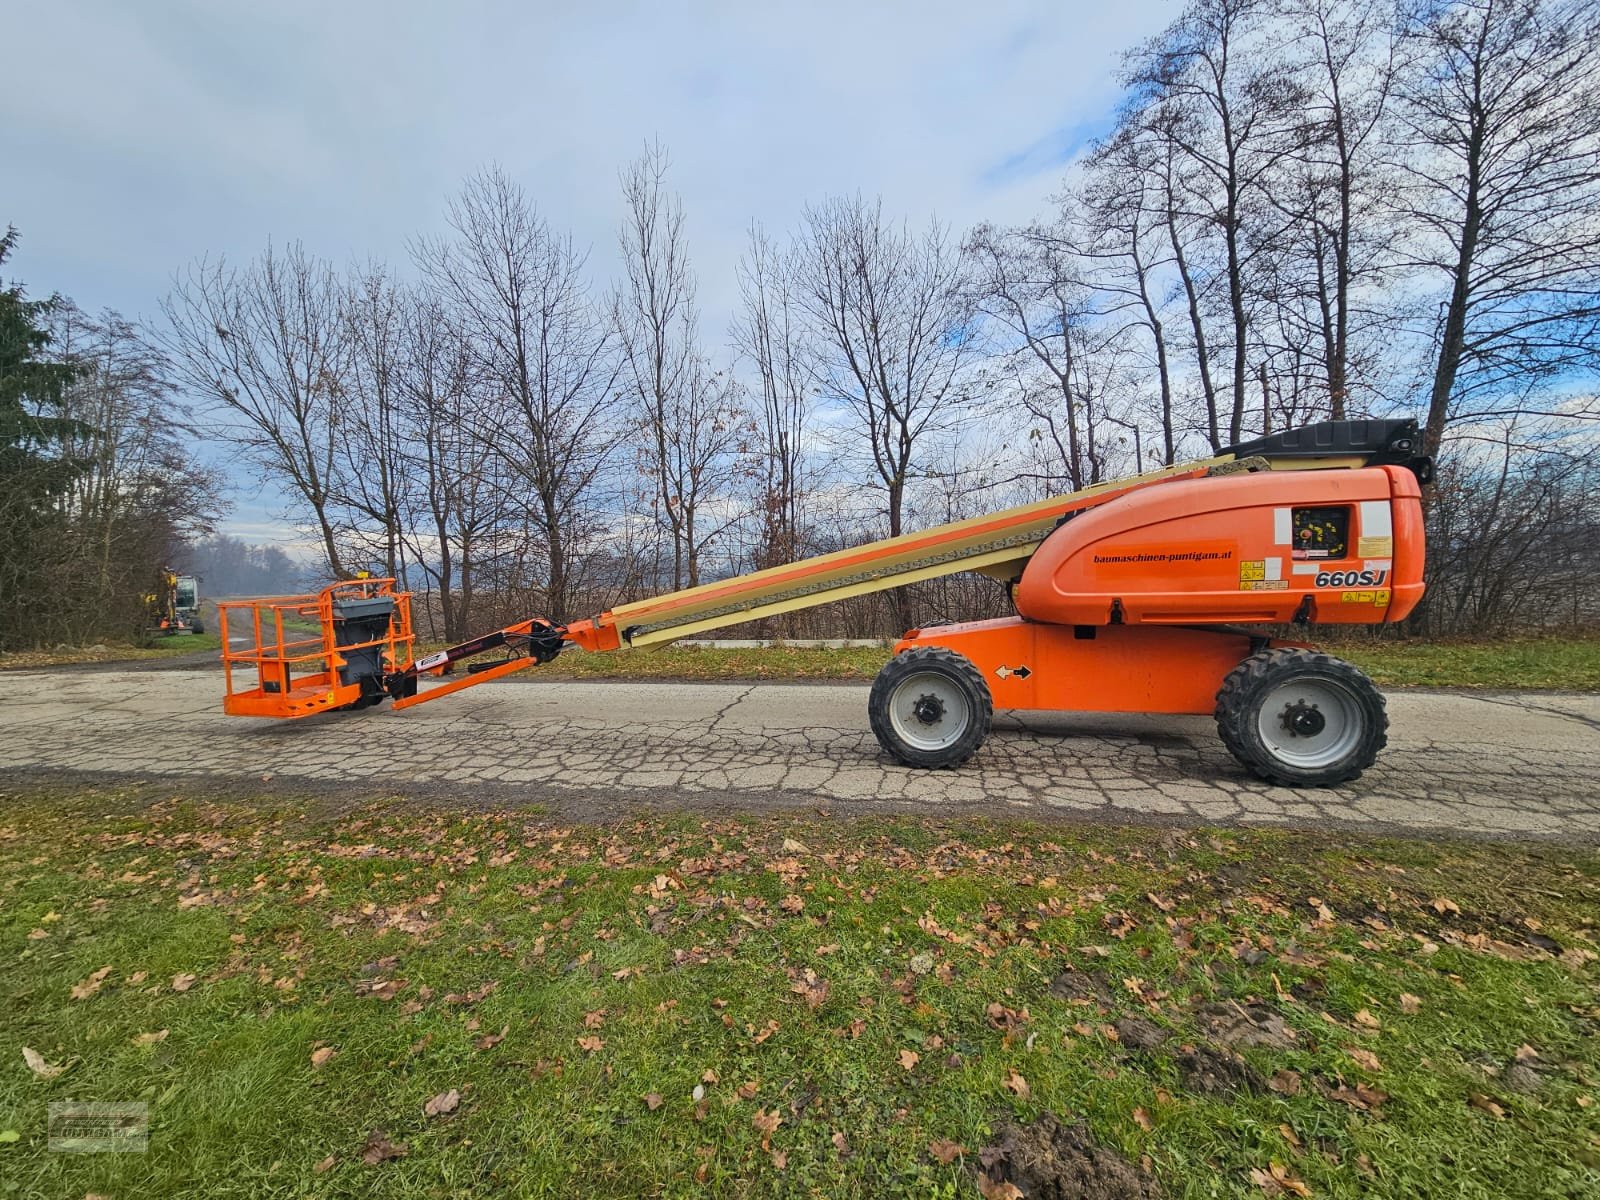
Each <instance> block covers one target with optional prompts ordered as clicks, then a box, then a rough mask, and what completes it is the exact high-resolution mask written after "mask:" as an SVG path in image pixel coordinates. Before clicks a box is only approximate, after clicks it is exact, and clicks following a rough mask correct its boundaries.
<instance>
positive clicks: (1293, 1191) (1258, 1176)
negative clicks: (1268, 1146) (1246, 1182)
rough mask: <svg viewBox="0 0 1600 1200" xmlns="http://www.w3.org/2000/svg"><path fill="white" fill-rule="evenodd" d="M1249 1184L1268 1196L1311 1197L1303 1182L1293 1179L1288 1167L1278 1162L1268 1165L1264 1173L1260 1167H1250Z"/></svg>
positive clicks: (1309, 1190)
mask: <svg viewBox="0 0 1600 1200" xmlns="http://www.w3.org/2000/svg"><path fill="white" fill-rule="evenodd" d="M1250 1182H1251V1183H1253V1184H1255V1185H1256V1186H1257V1187H1258V1188H1260V1189H1261V1190H1262V1191H1263V1192H1265V1193H1266V1194H1267V1195H1269V1196H1309V1195H1311V1189H1310V1188H1309V1187H1307V1186H1306V1184H1305V1181H1304V1180H1301V1179H1297V1178H1295V1176H1294V1173H1293V1172H1292V1171H1290V1170H1289V1168H1288V1167H1286V1166H1284V1165H1283V1164H1282V1163H1278V1162H1275V1163H1268V1164H1267V1169H1266V1170H1265V1171H1263V1170H1262V1169H1261V1168H1260V1167H1252V1168H1251V1169H1250Z"/></svg>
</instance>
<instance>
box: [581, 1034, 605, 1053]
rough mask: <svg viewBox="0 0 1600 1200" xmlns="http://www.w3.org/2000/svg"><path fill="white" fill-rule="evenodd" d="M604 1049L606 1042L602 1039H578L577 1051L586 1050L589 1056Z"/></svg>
mask: <svg viewBox="0 0 1600 1200" xmlns="http://www.w3.org/2000/svg"><path fill="white" fill-rule="evenodd" d="M605 1048H606V1040H605V1038H603V1037H581V1038H579V1039H578V1049H580V1050H587V1051H588V1052H589V1053H590V1054H595V1053H597V1052H598V1051H601V1050H604V1049H605Z"/></svg>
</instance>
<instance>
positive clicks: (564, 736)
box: [0, 668, 1600, 842]
mask: <svg viewBox="0 0 1600 1200" xmlns="http://www.w3.org/2000/svg"><path fill="white" fill-rule="evenodd" d="M221 690H222V689H221V679H220V676H219V674H218V672H217V671H216V670H215V669H214V668H213V669H198V670H192V669H178V670H170V669H169V670H127V669H116V668H111V669H106V668H101V669H98V670H92V671H89V670H85V671H74V672H60V671H50V672H46V671H15V672H6V673H5V674H4V675H0V772H3V773H4V774H5V775H6V776H8V777H10V778H11V779H13V780H16V779H20V778H21V777H23V776H25V775H26V776H50V777H55V778H61V777H63V776H66V777H68V778H71V777H74V776H77V777H83V778H89V777H98V778H106V777H125V778H142V779H148V778H163V777H168V778H174V779H189V780H197V779H198V780H209V781H212V782H214V783H225V782H228V781H243V782H248V783H250V784H252V785H253V787H254V789H255V790H257V791H259V790H261V787H262V783H263V778H262V777H263V776H268V775H270V776H271V777H272V781H271V782H272V786H273V787H274V788H281V787H296V786H300V787H304V788H306V789H307V790H317V791H324V790H338V789H341V788H342V789H346V790H350V791H357V790H359V791H361V792H372V791H377V790H381V791H397V792H403V793H416V794H423V793H427V794H433V795H444V796H448V797H452V798H455V799H458V800H459V801H461V802H462V803H469V804H478V803H493V804H500V803H517V802H521V803H539V804H543V805H545V806H547V807H548V808H549V809H551V810H553V811H557V812H559V813H561V814H562V815H563V816H564V817H566V818H570V819H582V818H584V817H594V818H600V817H606V816H612V815H615V814H617V813H619V812H625V811H628V810H630V809H638V808H646V807H682V806H688V807H695V808H707V809H715V810H720V811H727V810H729V809H742V810H767V809H774V808H784V807H802V806H804V807H826V808H828V809H829V810H830V811H836V812H843V813H851V814H865V813H871V812H884V813H888V812H905V811H924V812H929V813H936V814H940V815H944V816H958V815H962V814H963V813H972V814H980V813H983V814H1007V815H1012V816H1033V817H1048V816H1051V815H1070V816H1076V817H1077V818H1079V819H1088V820H1111V821H1115V820H1165V821H1175V822H1180V823H1185V824H1187V823H1196V822H1206V823H1222V824H1225V823H1245V824H1278V825H1292V826H1299V827H1323V828H1348V829H1359V830H1363V831H1366V832H1413V833H1424V834H1440V833H1460V834H1469V835H1477V836H1490V837H1514V838H1530V837H1531V838H1555V839H1561V840H1570V841H1581V842H1594V841H1600V696H1596V695H1570V694H1554V693H1523V694H1503V693H1502V694H1478V693H1472V694H1463V693H1453V692H1396V693H1391V694H1390V695H1389V711H1390V717H1391V724H1390V732H1389V747H1388V749H1387V750H1386V751H1385V752H1384V753H1383V755H1381V756H1380V758H1379V760H1378V764H1377V766H1376V767H1374V768H1373V769H1372V770H1370V771H1369V772H1368V773H1367V774H1366V775H1365V776H1364V777H1363V778H1362V779H1360V780H1359V781H1357V782H1356V783H1354V784H1352V785H1349V786H1347V787H1342V788H1335V789H1319V790H1306V791H1297V790H1292V789H1288V788H1280V787H1273V786H1270V785H1268V784H1264V783H1261V782H1259V781H1257V780H1255V779H1254V778H1252V777H1250V776H1248V775H1246V774H1245V773H1244V771H1243V770H1242V769H1241V768H1240V767H1239V766H1238V765H1237V764H1236V763H1235V762H1234V761H1233V759H1232V758H1231V757H1230V756H1229V755H1228V753H1227V752H1226V751H1225V750H1224V749H1223V748H1222V746H1221V744H1220V743H1219V742H1218V741H1217V738H1216V734H1215V730H1214V728H1213V726H1212V723H1211V721H1210V719H1209V718H1205V717H1150V716H1128V715H1121V714H1066V713H1063V714H1049V713H1023V714H1014V713H998V714H996V718H995V729H994V733H993V735H992V736H991V737H990V739H989V741H988V743H987V744H986V745H985V746H984V747H983V749H982V750H981V751H979V753H978V755H977V756H976V757H975V758H974V759H973V760H972V761H971V762H970V763H968V764H967V765H966V766H965V767H963V768H961V769H960V770H955V771H913V770H909V769H907V768H904V767H901V766H898V765H897V764H895V763H893V762H891V761H890V760H889V759H888V758H887V757H886V756H885V755H883V754H882V752H881V751H880V750H879V749H878V745H877V743H876V742H875V741H874V739H873V737H872V734H871V732H870V731H869V730H868V729H867V720H866V701H867V687H866V686H865V685H825V684H774V683H761V684H726V683H714V684H713V683H706V684H695V683H682V684H675V683H659V682H650V683H610V682H594V683H541V682H537V681H534V680H532V679H526V680H524V679H515V678H514V679H511V680H506V681H501V682H497V683H490V684H487V685H485V686H482V687H479V688H475V689H473V690H471V691H469V692H466V693H463V694H461V695H458V696H455V697H452V698H450V699H449V700H446V701H442V702H440V703H439V704H437V705H429V706H424V707H421V708H417V709H413V710H410V711H408V712H403V713H395V712H393V711H391V710H390V709H389V708H387V707H383V708H378V709H372V710H368V711H365V712H356V713H330V714H326V715H324V716H318V717H312V718H307V719H305V720H301V721H266V720H253V719H248V718H236V717H225V716H224V715H223V714H222V708H221Z"/></svg>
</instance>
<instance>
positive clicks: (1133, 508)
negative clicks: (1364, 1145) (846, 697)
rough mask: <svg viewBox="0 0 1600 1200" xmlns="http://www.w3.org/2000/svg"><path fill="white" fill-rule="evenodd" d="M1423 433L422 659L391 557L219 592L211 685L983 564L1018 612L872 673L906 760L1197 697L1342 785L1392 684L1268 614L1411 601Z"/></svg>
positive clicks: (725, 618)
mask: <svg viewBox="0 0 1600 1200" xmlns="http://www.w3.org/2000/svg"><path fill="white" fill-rule="evenodd" d="M1418 445H1419V439H1418V433H1417V427H1416V423H1415V422H1414V421H1409V420H1370V421H1324V422H1321V423H1318V424H1315V425H1308V426H1303V427H1301V428H1297V429H1291V430H1288V431H1285V432H1283V433H1279V434H1275V435H1271V436H1267V437H1263V438H1259V439H1257V440H1255V441H1251V442H1246V443H1242V444H1240V445H1237V446H1233V447H1230V448H1229V449H1227V450H1225V451H1223V452H1222V453H1221V454H1219V455H1217V456H1215V457H1213V458H1209V459H1204V460H1201V461H1197V462H1191V463H1184V464H1180V465H1177V466H1172V467H1165V468H1162V469H1160V470H1157V471H1152V472H1148V473H1146V474H1143V475H1137V476H1133V477H1131V478H1127V479H1122V480H1118V481H1116V482H1113V483H1106V484H1100V485H1098V486H1095V487H1091V488H1085V489H1084V490H1082V491H1078V492H1073V493H1070V494H1068V495H1064V496H1056V497H1052V498H1051V499H1048V500H1041V501H1038V502H1036V503H1033V504H1027V505H1023V506H1021V507H1018V508H1011V509H1007V510H1005V511H1003V512H997V513H991V514H988V515H986V516H981V517H974V518H972V519H970V520H966V521H957V522H953V523H951V524H948V525H940V526H938V527H936V528H933V529H928V530H924V531H923V532H921V533H912V534H906V535H904V536H902V537H897V538H889V539H886V540H883V541H878V542H872V543H869V544H866V545H862V546H858V547H855V548H853V549H849V550H841V551H838V552H836V553H833V554H825V555H821V556H818V557H816V558H808V559H803V560H801V561H799V562H795V563H790V564H788V565H786V566H781V567H772V568H769V569H768V570H764V571H757V572H755V573H753V574H749V575H741V576H738V577H736V578H733V579H725V580H721V581H719V582H716V583H708V584H703V585H701V586H700V587H695V588H689V589H687V590H684V591H677V592H671V593H668V594H666V595H662V596H657V597H654V598H653V599H649V600H641V601H639V602H637V603H634V604H626V605H621V606H619V607H617V608H615V609H612V610H610V611H608V612H604V613H601V614H600V615H598V616H596V617H592V618H589V619H586V620H582V621H573V622H568V623H566V624H557V623H554V622H551V621H548V620H545V619H544V618H542V617H531V618H529V619H528V620H525V621H519V622H517V623H516V624H514V625H509V626H507V627H505V628H504V629H500V630H496V631H495V632H493V633H490V634H486V635H484V636H483V637H479V638H474V639H473V640H471V641H468V642H464V643H462V644H460V645H457V646H451V647H449V648H448V649H445V650H440V651H438V652H437V653H434V654H429V655H426V656H424V657H421V658H414V657H413V656H412V650H411V648H412V643H413V641H414V634H413V632H412V625H411V607H410V596H409V595H408V594H407V593H405V592H403V591H397V590H396V589H395V581H394V580H392V579H358V580H348V581H344V582H341V583H336V584H333V585H332V586H330V587H328V588H325V589H323V591H322V592H321V593H319V594H317V595H314V596H291V597H278V598H269V599H262V600H247V601H224V602H222V603H221V604H219V610H220V615H221V619H222V638H223V646H224V650H223V655H222V658H223V665H224V668H225V673H226V679H227V685H226V686H227V694H226V697H225V699H224V701H223V707H224V709H225V711H227V712H229V713H232V714H235V715H239V716H258V717H304V716H310V715H312V714H315V713H321V712H328V711H330V710H346V709H360V708H366V707H370V706H372V705H375V704H378V703H381V702H382V701H383V700H384V699H386V698H387V699H392V700H393V701H394V707H395V708H397V709H403V708H409V707H411V706H412V705H415V704H422V703H425V702H427V701H430V700H437V699H439V698H441V697H443V696H447V695H450V694H451V693H454V692H457V691H460V690H462V689H463V688H467V687H471V686H473V685H475V684H478V683H483V682H487V681H488V680H490V679H496V678H499V677H500V676H502V675H506V674H509V673H510V672H513V671H518V670H522V669H524V668H526V667H530V666H535V665H538V664H540V663H546V662H549V661H550V660H551V659H553V658H555V657H556V656H557V655H558V654H560V653H562V652H564V651H566V650H569V649H571V648H573V647H579V648H581V649H583V650H586V651H591V652H598V651H613V650H620V649H624V648H642V647H646V646H651V645H661V644H664V643H667V642H672V641H675V640H677V639H679V638H683V637H689V636H693V635H696V634H701V633H705V632H707V631H709V630H712V629H717V628H721V627H724V626H727V625H732V624H736V623H739V622H742V621H749V620H755V619H758V618H761V617H765V616H771V615H774V614H778V613H784V612H791V611H794V610H796V609H800V608H809V607H813V606H815V605H818V604H825V603H827V602H829V601H831V600H838V599H842V598H845V597H847V596H854V595H861V594H863V593H866V592H874V591H882V590H884V589H887V588H893V587H899V586H902V585H904V584H907V583H914V582H917V581H919V580H924V579H931V578H935V577H937V576H940V575H947V574H952V573H954V572H958V571H977V572H981V573H982V574H985V575H989V576H991V577H993V578H996V579H998V580H1001V581H1002V582H1004V583H1007V584H1008V585H1010V591H1011V595H1012V598H1013V601H1014V605H1015V609H1016V612H1015V614H1014V615H1012V616H1007V617H1000V618H997V619H995V620H989V621H975V622H970V623H966V624H957V625H932V626H925V627H923V628H920V629H913V630H911V631H910V632H909V633H907V634H906V635H905V636H904V637H903V638H901V639H900V641H899V642H898V643H897V644H896V646H895V654H894V657H893V659H891V660H890V662H889V663H888V665H887V666H885V667H884V668H883V670H882V671H881V672H880V673H879V675H878V677H877V679H876V681H875V682H874V683H873V685H872V692H871V695H870V698H869V699H868V702H867V715H868V720H869V722H870V724H871V727H872V731H873V733H874V734H875V735H876V736H877V739H878V742H879V743H880V744H881V745H882V747H883V749H884V750H885V751H886V752H887V753H888V754H889V755H891V756H892V757H893V758H895V759H896V760H898V761H899V762H902V763H904V764H906V765H907V766H912V767H954V766H958V765H959V764H961V763H963V762H965V761H966V760H967V759H968V758H970V757H971V756H972V754H973V753H974V752H975V751H976V750H977V749H978V748H979V747H980V746H982V745H983V743H984V741H985V739H986V738H987V737H988V734H989V731H990V724H991V718H992V716H993V712H994V709H995V708H1002V709H1013V710H1024V711H1026V710H1049V711H1077V712H1090V711H1092V712H1147V713H1196V714H1204V713H1211V714H1213V715H1214V716H1215V718H1216V722H1217V729H1218V732H1219V733H1220V735H1221V737H1222V740H1223V742H1224V744H1226V746H1227V747H1228V749H1229V750H1230V751H1231V752H1232V753H1233V754H1234V756H1235V757H1236V758H1237V759H1238V760H1239V761H1240V762H1241V763H1242V764H1243V765H1244V766H1245V767H1247V768H1248V769H1249V770H1250V771H1252V772H1254V773H1255V774H1256V775H1258V776H1260V777H1261V778H1263V779H1266V780H1269V781H1271V782H1274V783H1279V784H1286V785H1290V786H1301V787H1304V786H1320V785H1327V784H1336V783H1341V782H1345V781H1348V780H1351V779H1354V778H1356V777H1357V776H1359V775H1360V774H1361V772H1362V771H1364V770H1365V769H1366V768H1367V767H1368V766H1370V765H1371V764H1372V762H1373V761H1374V759H1375V758H1376V756H1377V753H1378V751H1379V750H1380V749H1382V747H1383V745H1384V742H1385V738H1386V733H1387V728H1388V717H1387V715H1386V713H1385V709H1384V702H1383V697H1382V695H1381V694H1380V693H1379V692H1378V690H1377V688H1376V687H1375V686H1374V685H1373V683H1372V681H1371V680H1370V679H1368V678H1367V676H1366V675H1364V674H1363V673H1362V672H1361V671H1359V670H1358V669H1357V668H1355V667H1354V666H1352V665H1350V664H1349V663H1346V662H1343V661H1341V660H1339V659H1337V658H1334V657H1331V656H1330V655H1327V654H1324V653H1321V652H1319V651H1317V650H1315V649H1313V648H1312V647H1311V646H1309V645H1307V644H1305V643H1304V642H1300V641H1293V640H1287V641H1286V640H1279V639H1277V638H1275V637H1272V636H1270V635H1269V633H1268V632H1267V630H1266V629H1264V628H1263V627H1272V626H1287V625H1294V626H1310V625H1312V624H1314V623H1322V624H1337V625H1374V624H1382V623H1384V622H1391V621H1398V620H1400V619H1402V618H1404V617H1405V616H1406V615H1407V614H1408V613H1409V612H1411V610H1412V609H1413V608H1414V607H1415V606H1416V604H1417V602H1418V601H1419V600H1420V599H1421V597H1422V591H1423V555H1424V539H1423V518H1422V503H1421V485H1422V484H1423V483H1425V482H1427V480H1428V478H1429V477H1430V475H1431V471H1432V464H1431V463H1430V461H1429V460H1428V459H1426V458H1424V457H1422V456H1421V455H1420V454H1419V453H1418V451H1417V447H1418ZM230 634H231V635H232V636H230ZM235 639H237V641H238V645H236V644H235ZM491 650H503V651H505V652H506V655H507V657H505V658H504V659H503V660H501V661H497V662H489V663H472V664H467V667H466V673H465V674H463V675H461V676H459V677H457V678H454V679H451V680H449V681H448V682H444V683H441V684H437V685H434V686H431V687H429V688H427V689H425V690H419V688H418V683H419V681H420V680H421V679H422V678H423V677H439V676H446V675H451V674H452V673H453V672H454V669H455V668H456V666H457V664H459V663H461V662H462V661H463V660H465V659H468V658H471V657H473V656H475V655H478V654H482V653H484V652H486V651H491Z"/></svg>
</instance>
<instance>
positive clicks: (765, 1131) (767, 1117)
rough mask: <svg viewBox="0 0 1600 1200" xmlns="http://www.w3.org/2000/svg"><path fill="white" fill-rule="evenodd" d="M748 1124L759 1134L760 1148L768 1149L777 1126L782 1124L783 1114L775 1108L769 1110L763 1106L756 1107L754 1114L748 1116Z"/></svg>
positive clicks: (770, 1146) (770, 1147)
mask: <svg viewBox="0 0 1600 1200" xmlns="http://www.w3.org/2000/svg"><path fill="white" fill-rule="evenodd" d="M750 1124H752V1125H754V1126H755V1127H756V1129H757V1130H758V1131H759V1132H760V1134H761V1148H762V1149H763V1150H770V1149H772V1135H773V1134H775V1133H777V1132H778V1126H779V1125H782V1124H783V1114H782V1113H780V1112H779V1111H778V1110H777V1109H776V1108H774V1109H773V1110H772V1111H771V1112H768V1111H767V1110H766V1109H764V1108H758V1109H756V1115H755V1116H753V1117H751V1118H750Z"/></svg>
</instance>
